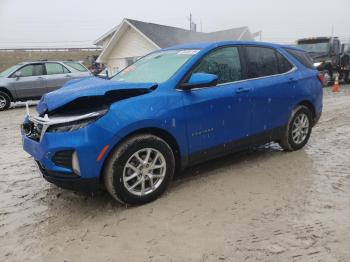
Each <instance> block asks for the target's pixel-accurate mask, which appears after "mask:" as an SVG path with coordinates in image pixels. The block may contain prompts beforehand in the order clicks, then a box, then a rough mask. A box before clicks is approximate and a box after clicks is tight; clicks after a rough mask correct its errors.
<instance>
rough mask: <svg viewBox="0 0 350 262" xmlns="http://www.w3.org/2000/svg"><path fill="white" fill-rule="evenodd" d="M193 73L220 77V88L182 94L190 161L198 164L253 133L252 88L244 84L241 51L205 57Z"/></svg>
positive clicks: (235, 49) (228, 49)
mask: <svg viewBox="0 0 350 262" xmlns="http://www.w3.org/2000/svg"><path fill="white" fill-rule="evenodd" d="M192 73H210V74H215V75H217V76H218V77H219V83H218V85H217V86H212V87H203V88H198V89H193V90H191V91H183V98H184V104H185V108H186V119H187V136H188V141H189V152H190V154H191V156H192V158H191V159H190V161H191V162H192V163H193V162H199V161H202V160H203V159H206V158H210V157H212V156H213V155H220V154H221V153H222V152H223V151H229V150H230V149H232V147H235V142H237V141H239V140H241V139H244V138H246V137H247V136H249V133H250V121H251V103H250V101H249V96H250V94H249V90H250V89H249V85H248V84H247V83H246V82H240V80H242V78H243V76H242V63H241V57H240V52H239V48H238V47H235V46H230V47H222V48H219V49H216V50H214V51H211V52H210V53H209V54H207V55H206V56H204V58H203V59H202V60H201V62H200V63H199V64H198V66H197V67H196V68H195V69H194V70H193V71H192Z"/></svg>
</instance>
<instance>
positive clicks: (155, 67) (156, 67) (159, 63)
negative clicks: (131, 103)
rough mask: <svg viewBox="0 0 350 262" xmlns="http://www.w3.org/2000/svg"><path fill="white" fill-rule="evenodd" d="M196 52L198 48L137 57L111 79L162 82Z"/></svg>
mask: <svg viewBox="0 0 350 262" xmlns="http://www.w3.org/2000/svg"><path fill="white" fill-rule="evenodd" d="M198 52H199V50H198V49H191V50H189V49H186V50H184V49H182V50H166V51H160V52H156V53H152V54H150V55H148V56H145V57H143V58H141V59H139V60H138V61H136V62H135V63H134V64H132V65H130V66H128V67H127V68H125V69H124V70H123V71H121V72H120V73H118V74H117V75H115V76H114V77H112V78H111V79H112V80H114V81H123V82H131V83H145V82H155V83H162V82H165V81H167V80H168V79H169V78H170V77H172V76H173V75H174V74H175V73H176V71H177V70H178V69H179V68H180V67H181V66H182V65H183V64H185V63H186V62H187V61H188V60H189V59H190V58H191V57H192V56H194V55H195V54H197V53H198Z"/></svg>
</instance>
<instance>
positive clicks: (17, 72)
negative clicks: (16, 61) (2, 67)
mask: <svg viewBox="0 0 350 262" xmlns="http://www.w3.org/2000/svg"><path fill="white" fill-rule="evenodd" d="M21 75H22V73H21V71H16V72H15V74H14V75H13V76H14V77H15V78H17V79H18V78H20V77H21Z"/></svg>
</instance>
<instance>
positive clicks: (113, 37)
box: [94, 19, 254, 74]
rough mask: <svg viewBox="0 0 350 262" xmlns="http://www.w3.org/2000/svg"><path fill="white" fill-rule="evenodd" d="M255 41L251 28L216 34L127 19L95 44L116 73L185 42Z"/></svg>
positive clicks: (101, 58)
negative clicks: (157, 51)
mask: <svg viewBox="0 0 350 262" xmlns="http://www.w3.org/2000/svg"><path fill="white" fill-rule="evenodd" d="M225 40H247V41H248V40H250V41H253V40H254V36H253V35H252V34H251V32H250V31H249V28H248V27H239V28H233V29H228V30H223V31H217V32H212V33H202V32H195V31H190V30H186V29H182V28H177V27H171V26H165V25H159V24H153V23H146V22H142V21H136V20H132V19H124V20H123V21H122V23H121V24H120V25H118V26H116V27H114V28H112V29H111V30H110V31H108V32H107V33H105V34H104V35H102V36H101V37H100V38H98V39H97V40H96V41H95V42H94V44H95V45H97V46H99V47H102V53H101V54H100V56H99V57H98V59H97V62H99V63H103V64H105V65H106V66H107V69H108V71H109V73H110V74H115V73H116V72H118V71H120V70H121V69H123V68H124V67H126V66H128V65H130V64H132V63H133V62H134V61H135V60H136V59H138V58H139V57H141V56H144V55H145V54H147V53H150V52H152V51H155V50H158V49H161V48H165V47H169V46H173V45H178V44H184V43H195V42H209V41H225Z"/></svg>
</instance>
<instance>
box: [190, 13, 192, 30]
mask: <svg viewBox="0 0 350 262" xmlns="http://www.w3.org/2000/svg"><path fill="white" fill-rule="evenodd" d="M191 30H192V14H191V13H190V31H191Z"/></svg>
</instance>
